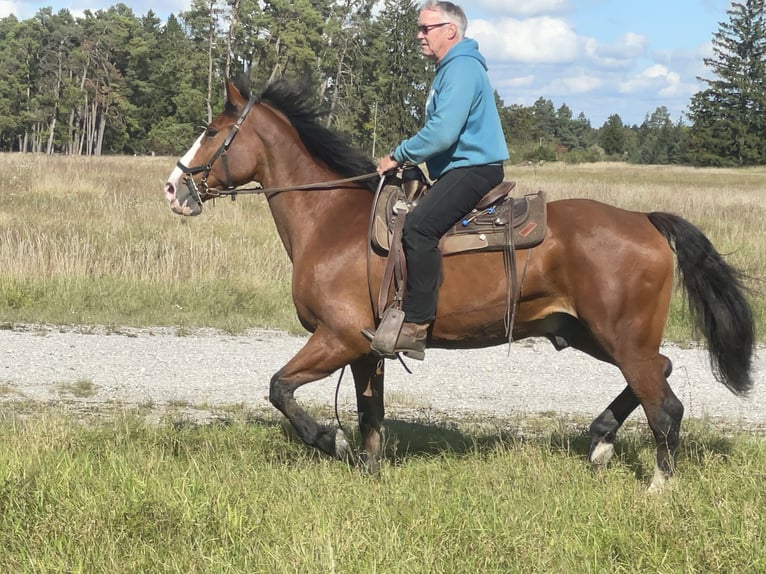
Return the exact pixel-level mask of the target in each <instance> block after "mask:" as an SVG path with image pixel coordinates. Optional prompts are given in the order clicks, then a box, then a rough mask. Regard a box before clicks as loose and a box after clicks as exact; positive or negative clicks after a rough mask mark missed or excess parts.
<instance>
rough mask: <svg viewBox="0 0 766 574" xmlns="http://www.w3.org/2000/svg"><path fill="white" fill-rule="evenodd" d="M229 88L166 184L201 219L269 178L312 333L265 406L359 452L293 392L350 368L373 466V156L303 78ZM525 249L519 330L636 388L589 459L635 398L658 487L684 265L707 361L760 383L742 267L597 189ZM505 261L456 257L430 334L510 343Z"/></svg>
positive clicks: (667, 220)
mask: <svg viewBox="0 0 766 574" xmlns="http://www.w3.org/2000/svg"><path fill="white" fill-rule="evenodd" d="M225 87H226V100H225V105H224V109H223V111H222V112H221V114H220V115H218V116H217V117H216V118H215V119H213V121H212V122H210V124H209V125H208V126H207V128H206V129H205V131H204V132H203V133H202V135H200V136H199V138H198V139H197V140H196V141H195V142H194V144H193V145H192V146H191V148H190V149H189V150H188V151H187V152H186V154H185V155H184V156H183V157H182V158H181V160H179V162H178V164H177V166H176V167H175V169H173V171H172V173H171V174H170V176H169V178H168V180H167V182H166V183H165V186H164V193H165V195H166V198H167V199H168V201H169V202H170V207H171V209H172V210H173V211H174V212H176V213H179V214H184V215H195V214H197V213H199V212H200V211H201V209H202V204H203V202H204V201H206V200H208V199H210V198H212V197H217V196H219V195H221V194H223V193H225V192H226V191H227V190H234V189H235V187H236V186H242V185H244V184H247V183H249V182H253V181H255V182H259V183H260V184H261V185H262V186H263V190H262V191H263V193H264V195H265V197H266V199H267V201H268V205H269V207H270V210H271V213H272V216H273V218H274V222H275V224H276V229H277V232H278V234H279V237H280V238H281V241H282V243H283V245H284V248H285V250H286V251H287V255H288V256H289V258H290V260H291V262H292V270H293V271H292V297H293V302H294V304H295V309H296V311H297V314H298V318H299V319H300V322H301V324H302V325H303V327H305V328H306V329H307V330H308V331H309V332H310V333H311V336H310V337H309V339H308V341H307V342H306V344H305V346H303V347H302V348H301V350H300V351H298V353H296V354H295V356H294V357H293V358H292V359H290V361H289V362H288V363H287V364H286V365H284V366H283V367H282V368H281V369H279V371H277V372H276V373H275V374H274V376H273V377H272V378H271V382H270V388H269V399H270V402H271V403H272V404H273V405H274V406H275V407H276V408H277V409H278V410H279V411H281V412H282V413H283V414H284V416H285V417H286V418H287V419H288V420H289V421H290V423H291V424H292V426H293V427H294V428H295V430H296V432H297V434H298V436H299V437H300V438H301V439H302V440H303V441H304V442H305V443H306V444H307V445H310V446H312V447H315V448H317V449H319V450H320V451H322V452H324V453H327V454H328V455H330V456H333V457H337V458H340V459H351V458H353V455H352V452H351V447H350V445H349V441H348V439H347V437H346V436H345V434H344V433H343V431H342V430H341V429H337V428H334V427H331V426H323V425H320V424H319V423H318V422H317V421H316V420H314V419H313V418H312V417H311V416H310V415H309V414H308V413H307V412H306V411H305V410H304V409H303V408H302V407H301V406H300V405H299V404H298V402H297V401H296V400H295V397H294V393H295V391H296V389H298V388H299V387H300V386H302V385H305V384H306V383H310V382H312V381H317V380H320V379H323V378H325V377H328V376H329V375H331V374H332V373H333V372H335V371H338V370H340V369H341V368H343V367H344V366H346V365H349V366H350V368H351V372H352V373H353V378H354V385H355V389H356V400H357V408H358V419H359V429H360V440H361V445H359V449H358V450H359V453H358V456H359V460H360V462H361V464H362V465H363V466H364V467H365V468H367V469H368V470H370V471H371V472H377V471H378V470H379V464H380V461H381V457H382V452H381V450H382V435H381V429H382V425H383V418H384V402H383V390H384V385H383V382H384V371H385V361H384V360H383V359H381V358H380V357H379V356H377V355H375V354H374V353H372V352H371V350H370V343H369V341H368V340H367V339H366V338H365V337H364V336H363V335H362V332H361V331H362V329H364V328H366V327H372V326H374V324H375V313H374V302H373V301H372V300H371V299H372V297H371V292H372V291H374V289H375V288H376V287H377V286H378V285H380V282H381V278H382V274H383V269H384V265H385V260H384V258H383V257H381V256H379V255H377V254H374V253H373V254H372V255H371V260H370V261H368V256H369V254H368V226H369V222H370V211H371V209H372V207H373V198H374V193H373V192H374V190H375V189H376V187H377V181H376V180H375V179H370V178H369V177H368V178H367V179H359V180H356V179H355V178H356V177H357V176H364V174H368V175H369V176H372V175H376V174H374V171H375V165H374V164H373V163H372V161H371V160H370V159H369V158H368V157H367V156H366V155H364V154H362V153H361V152H360V151H358V150H355V149H353V148H352V147H351V146H350V145H349V144H348V143H347V142H346V140H345V139H344V138H343V137H342V136H341V135H340V134H338V133H336V132H334V131H333V130H330V129H327V128H325V127H323V126H322V125H321V124H320V123H319V117H320V115H319V108H318V107H317V106H316V105H315V104H314V103H313V98H312V97H311V92H310V91H309V90H307V89H306V88H296V87H294V86H291V85H290V84H288V83H286V82H284V81H278V82H275V83H272V84H271V85H269V86H268V87H267V88H266V89H265V90H264V91H263V92H262V93H261V95H260V96H259V97H250V95H249V90H248V89H247V88H245V87H238V86H236V85H235V84H234V83H232V82H231V81H230V80H226V83H225ZM349 180H352V181H349ZM323 182H329V183H323ZM307 187H308V189H307ZM674 252H675V257H674ZM522 257H524V260H525V261H526V260H527V258H528V264H527V270H526V276H525V278H524V280H523V284H522V285H521V287H520V288H519V291H518V292H517V293H516V295H517V297H518V307H517V309H516V318H515V322H514V326H513V332H512V338H513V340H519V339H522V338H525V337H547V338H548V339H549V340H551V342H552V343H553V344H554V345H555V346H556V348H557V349H559V350H560V349H561V348H564V347H567V346H569V347H572V348H575V349H579V350H580V351H582V352H584V353H587V354H588V355H590V356H592V357H594V358H595V359H598V360H600V361H605V362H607V363H610V364H612V365H614V366H616V367H617V368H618V369H620V371H621V372H622V374H623V376H624V377H625V381H626V383H627V385H626V387H625V389H624V390H623V391H622V392H621V393H620V394H619V395H618V396H617V397H616V398H615V399H614V400H613V401H612V403H611V404H610V405H609V406H608V407H607V408H606V409H605V410H604V411H603V412H602V413H601V414H600V415H598V416H597V417H596V418H595V419H594V421H593V422H592V424H591V425H590V429H589V432H590V438H591V444H590V453H589V460H590V461H591V462H592V463H593V464H596V465H603V464H606V462H607V461H608V460H609V458H610V457H611V456H612V454H613V452H614V441H615V435H616V433H617V431H618V429H619V428H620V426H621V425H622V424H623V422H624V421H625V420H626V418H627V417H628V416H629V415H630V414H631V413H632V412H633V411H634V410H635V409H636V408H637V407H638V406H639V405H640V406H641V407H643V409H644V412H645V413H646V418H647V421H648V424H649V427H650V428H651V430H652V433H653V435H654V438H655V441H656V447H657V451H656V465H655V469H654V475H653V478H652V480H651V484H650V489H659V488H661V487H662V486H663V485H664V484H665V482H666V481H667V480H668V479H669V478H670V477H671V476H672V474H673V472H674V470H675V452H676V449H677V446H678V440H679V430H680V427H681V419H682V417H683V412H684V408H683V405H682V404H681V402H680V401H679V399H678V398H677V397H676V395H675V394H674V393H673V391H672V390H671V388H670V386H669V385H668V382H667V378H668V376H669V375H670V373H671V370H672V366H671V362H670V360H669V359H668V358H667V357H665V356H664V355H662V354H661V353H660V344H661V342H662V337H663V330H664V327H665V322H666V320H667V317H668V310H669V306H670V299H671V292H672V289H673V282H674V269H675V267H676V265H674V261H677V267H678V269H679V271H680V273H679V275H680V277H681V280H682V284H683V287H684V288H685V291H686V296H687V299H688V302H689V308H690V312H691V313H692V315H693V316H694V319H695V324H696V327H697V329H698V330H699V331H700V332H701V333H702V334H703V335H704V338H705V340H706V343H707V348H708V351H709V355H710V360H711V367H712V370H713V372H714V374H715V375H716V378H717V379H718V380H720V381H721V382H722V383H723V384H724V385H726V386H727V387H728V388H729V389H730V390H731V391H732V392H734V393H735V394H737V395H744V394H746V392H747V391H748V390H749V389H750V388H751V386H752V374H751V362H752V356H753V351H754V344H755V328H754V319H753V313H752V309H751V307H750V305H749V303H748V300H747V298H746V288H745V286H744V283H743V277H742V276H741V274H740V273H739V271H738V270H737V269H735V268H734V267H732V266H730V265H729V264H728V263H727V262H726V261H725V260H724V259H723V257H722V256H721V255H720V254H719V253H718V252H717V251H716V249H715V248H714V247H713V245H712V244H711V242H710V241H709V240H708V238H707V237H706V236H705V235H704V234H703V233H702V232H701V231H700V230H699V229H698V228H697V227H695V226H694V225H693V224H691V223H689V222H688V221H686V220H685V219H683V218H681V217H679V216H677V215H673V214H669V213H662V212H652V213H639V212H635V211H627V210H624V209H621V208H618V207H614V206H610V205H607V204H604V203H600V202H597V201H592V200H586V199H567V200H560V201H552V202H550V203H549V204H548V207H547V230H546V233H545V239H544V241H543V242H542V243H541V244H540V245H539V246H537V247H534V248H532V249H530V250H528V253H526V254H524V255H522ZM505 269H506V265H505V263H504V260H503V254H502V252H475V253H471V254H455V255H450V256H448V257H445V258H444V260H443V283H442V286H441V288H440V292H439V300H438V311H437V316H436V319H435V320H434V322H433V324H432V327H431V330H430V332H429V336H428V346H430V347H441V348H448V349H466V348H478V347H487V346H494V345H500V344H503V343H508V340H509V338H508V333H507V332H506V321H505V317H506V312H507V299H508V280H507V276H506V270H505ZM520 368H523V367H521V366H520ZM466 392H470V390H469V389H466Z"/></svg>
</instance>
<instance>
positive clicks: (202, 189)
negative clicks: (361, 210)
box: [176, 96, 382, 207]
mask: <svg viewBox="0 0 766 574" xmlns="http://www.w3.org/2000/svg"><path fill="white" fill-rule="evenodd" d="M259 101H260V100H259V99H258V98H256V97H255V96H253V97H251V98H250V99H249V100H248V102H247V105H246V106H245V108H244V109H243V110H242V113H241V114H240V115H239V117H238V118H237V121H236V123H235V124H234V125H233V126H232V127H231V131H229V134H228V135H227V136H226V139H225V140H223V142H222V143H221V145H220V146H218V149H217V150H215V153H213V155H212V156H211V157H210V159H209V160H208V161H207V163H204V164H200V165H196V166H193V167H190V166H187V165H184V164H183V163H181V160H180V159H179V160H178V161H177V162H176V166H178V169H180V170H181V171H182V172H183V173H184V174H185V175H184V178H183V180H184V183H185V184H186V188H187V189H188V190H189V195H191V197H192V199H193V200H194V201H195V202H196V203H197V205H199V206H200V207H202V203H203V202H204V201H206V200H208V199H213V198H216V197H221V196H225V195H228V196H230V197H231V199H234V198H235V197H236V196H237V195H239V194H244V193H265V194H269V196H272V195H275V194H277V193H282V192H284V191H301V190H311V189H332V188H334V187H336V186H337V185H339V184H343V183H350V182H353V181H361V180H364V179H372V178H373V177H378V173H377V172H376V171H373V172H370V173H365V174H362V175H357V176H354V177H346V178H343V179H334V180H332V181H324V182H319V183H307V184H303V185H291V186H286V187H274V188H269V189H264V188H263V187H250V188H241V187H240V188H237V186H235V185H234V184H233V183H232V181H231V173H230V171H229V160H228V156H227V155H226V152H227V151H229V148H230V147H231V144H232V142H233V141H234V138H235V137H236V136H237V134H238V133H239V129H240V127H242V124H243V123H244V122H245V119H246V118H247V115H248V114H249V113H250V110H252V109H253V106H254V105H255V104H257V103H259ZM219 158H220V159H221V162H222V163H223V171H224V173H225V174H226V183H225V185H224V187H223V189H214V188H211V187H208V185H207V178H208V177H209V176H210V172H211V171H212V169H213V164H214V163H215V162H216V161H217V160H218V159H219ZM198 173H202V174H203V175H202V179H200V182H199V187H197V184H196V182H195V181H194V177H192V176H194V175H196V174H198ZM381 181H382V178H381Z"/></svg>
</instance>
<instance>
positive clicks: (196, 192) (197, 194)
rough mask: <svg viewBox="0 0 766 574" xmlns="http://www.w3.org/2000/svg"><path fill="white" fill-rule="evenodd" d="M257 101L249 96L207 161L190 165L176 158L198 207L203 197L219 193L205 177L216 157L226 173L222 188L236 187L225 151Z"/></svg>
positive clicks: (208, 173)
mask: <svg viewBox="0 0 766 574" xmlns="http://www.w3.org/2000/svg"><path fill="white" fill-rule="evenodd" d="M257 103H258V98H256V97H255V96H253V97H251V98H250V99H249V100H248V102H247V105H246V106H245V109H244V110H242V113H241V114H240V116H239V118H237V122H236V123H235V124H234V125H233V126H232V128H231V131H230V132H229V135H227V136H226V139H225V140H223V143H221V145H220V146H218V149H217V150H216V151H215V153H214V154H213V155H212V157H211V158H210V159H209V160H208V161H207V163H205V164H202V165H196V166H193V167H190V166H186V165H184V164H183V163H181V160H178V161H177V162H176V165H177V166H178V169H180V170H181V171H182V172H183V173H184V174H185V176H184V178H183V179H184V183H185V184H186V188H187V189H188V190H189V194H190V195H191V197H192V198H193V199H194V201H195V202H197V204H198V205H199V206H200V207H201V206H202V202H203V201H204V200H205V199H208V198H210V197H216V196H218V195H220V193H219V191H218V190H211V189H210V188H209V187H208V185H207V178H208V177H209V176H210V171H211V170H212V169H213V164H214V163H215V162H216V160H217V159H218V158H221V162H222V163H223V171H224V173H225V174H226V185H225V186H224V189H234V188H235V187H236V186H235V185H232V183H231V174H230V172H229V161H228V158H227V156H226V152H227V151H229V147H231V143H232V142H233V141H234V138H235V137H236V135H237V134H238V133H239V128H240V127H241V126H242V124H243V123H244V121H245V118H247V114H249V113H250V110H252V109H253V106H254V105H255V104H257ZM198 173H202V174H203V175H202V179H200V182H199V187H197V184H196V183H195V181H194V177H192V176H194V175H196V174H198Z"/></svg>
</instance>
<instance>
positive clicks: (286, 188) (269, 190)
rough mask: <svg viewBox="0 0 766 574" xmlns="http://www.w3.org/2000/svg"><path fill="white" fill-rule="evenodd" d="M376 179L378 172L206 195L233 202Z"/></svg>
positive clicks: (208, 192) (242, 188)
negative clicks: (237, 199)
mask: <svg viewBox="0 0 766 574" xmlns="http://www.w3.org/2000/svg"><path fill="white" fill-rule="evenodd" d="M373 177H378V172H376V171H372V172H370V173H365V174H362V175H355V176H354V177H344V178H343V179H333V180H331V181H320V182H317V183H305V184H302V185H287V186H284V187H270V188H264V187H241V188H237V189H222V190H217V189H208V190H207V194H208V196H209V197H210V198H216V197H223V196H230V197H231V199H232V200H233V199H234V198H235V197H236V196H237V195H240V194H242V195H250V194H255V193H265V194H272V195H275V194H277V193H282V192H285V191H309V190H317V189H325V190H326V189H332V188H334V187H337V186H338V185H340V184H343V183H351V182H353V181H362V180H365V179H372V178H373Z"/></svg>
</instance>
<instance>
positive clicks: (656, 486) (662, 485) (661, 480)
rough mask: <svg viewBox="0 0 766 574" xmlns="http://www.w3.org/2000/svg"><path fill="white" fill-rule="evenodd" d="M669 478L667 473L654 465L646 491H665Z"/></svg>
mask: <svg viewBox="0 0 766 574" xmlns="http://www.w3.org/2000/svg"><path fill="white" fill-rule="evenodd" d="M669 480H670V477H668V475H667V474H665V473H664V472H663V471H661V470H660V469H659V468H656V467H655V469H654V476H653V477H652V482H651V484H649V488H647V489H646V492H647V493H649V494H659V493H661V492H663V491H665V490H666V489H667V488H668V484H669V482H668V481H669Z"/></svg>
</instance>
